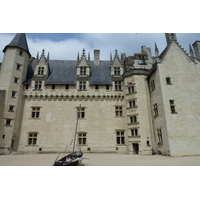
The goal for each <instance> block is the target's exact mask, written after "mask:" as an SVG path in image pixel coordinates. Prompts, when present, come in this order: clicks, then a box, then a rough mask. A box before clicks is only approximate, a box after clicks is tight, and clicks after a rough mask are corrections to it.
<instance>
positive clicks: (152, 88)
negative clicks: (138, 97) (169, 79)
mask: <svg viewBox="0 0 200 200" xmlns="http://www.w3.org/2000/svg"><path fill="white" fill-rule="evenodd" d="M150 85H151V91H152V92H153V91H154V90H155V82H154V80H152V81H151V84H150Z"/></svg>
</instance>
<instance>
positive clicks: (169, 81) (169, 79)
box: [166, 77, 172, 85]
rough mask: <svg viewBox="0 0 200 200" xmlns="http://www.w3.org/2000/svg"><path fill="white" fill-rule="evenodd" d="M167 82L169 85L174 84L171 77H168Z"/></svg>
mask: <svg viewBox="0 0 200 200" xmlns="http://www.w3.org/2000/svg"><path fill="white" fill-rule="evenodd" d="M166 84H167V85H172V83H171V77H166Z"/></svg>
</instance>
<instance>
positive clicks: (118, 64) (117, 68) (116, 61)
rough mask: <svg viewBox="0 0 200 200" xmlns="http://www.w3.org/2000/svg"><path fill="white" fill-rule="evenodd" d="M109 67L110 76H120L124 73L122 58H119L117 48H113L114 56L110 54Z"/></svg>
mask: <svg viewBox="0 0 200 200" xmlns="http://www.w3.org/2000/svg"><path fill="white" fill-rule="evenodd" d="M110 67H111V75H112V77H121V76H122V75H123V73H124V67H123V60H122V59H120V58H119V55H118V52H117V49H116V50H115V55H114V58H113V59H112V55H111V56H110Z"/></svg>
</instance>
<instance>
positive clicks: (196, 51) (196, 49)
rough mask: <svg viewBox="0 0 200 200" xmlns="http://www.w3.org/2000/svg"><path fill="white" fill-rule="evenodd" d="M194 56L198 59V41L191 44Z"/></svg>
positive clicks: (199, 58)
mask: <svg viewBox="0 0 200 200" xmlns="http://www.w3.org/2000/svg"><path fill="white" fill-rule="evenodd" d="M192 46H193V49H194V54H195V57H196V58H197V59H198V60H200V41H196V42H194V43H193V44H192Z"/></svg>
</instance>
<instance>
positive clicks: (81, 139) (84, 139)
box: [78, 133, 87, 145]
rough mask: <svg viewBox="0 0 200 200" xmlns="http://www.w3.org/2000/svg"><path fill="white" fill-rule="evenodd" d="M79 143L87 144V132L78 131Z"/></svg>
mask: <svg viewBox="0 0 200 200" xmlns="http://www.w3.org/2000/svg"><path fill="white" fill-rule="evenodd" d="M78 143H79V145H87V133H78Z"/></svg>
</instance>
